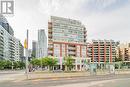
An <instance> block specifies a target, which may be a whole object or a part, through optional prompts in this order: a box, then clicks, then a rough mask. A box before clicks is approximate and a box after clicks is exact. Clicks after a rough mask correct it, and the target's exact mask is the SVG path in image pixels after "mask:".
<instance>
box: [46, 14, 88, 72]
mask: <svg viewBox="0 0 130 87" xmlns="http://www.w3.org/2000/svg"><path fill="white" fill-rule="evenodd" d="M86 41H87V30H86V28H85V26H84V25H83V24H82V23H81V22H80V21H78V20H73V19H67V18H62V17H56V16H51V20H50V21H49V22H48V55H49V56H54V57H55V58H57V59H58V61H59V65H60V69H62V64H63V58H64V57H66V56H72V57H73V58H74V59H75V69H76V70H81V68H82V66H83V62H82V61H86V60H87V59H88V58H87V51H86V50H87V43H86Z"/></svg>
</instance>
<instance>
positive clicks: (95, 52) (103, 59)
mask: <svg viewBox="0 0 130 87" xmlns="http://www.w3.org/2000/svg"><path fill="white" fill-rule="evenodd" d="M88 56H89V57H90V58H91V62H93V63H97V64H105V63H113V62H114V61H115V57H116V42H114V41H113V40H92V42H91V43H90V44H89V45H88Z"/></svg>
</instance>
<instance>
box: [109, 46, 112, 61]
mask: <svg viewBox="0 0 130 87" xmlns="http://www.w3.org/2000/svg"><path fill="white" fill-rule="evenodd" d="M109 62H110V63H112V45H110V61H109Z"/></svg>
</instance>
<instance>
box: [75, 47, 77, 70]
mask: <svg viewBox="0 0 130 87" xmlns="http://www.w3.org/2000/svg"><path fill="white" fill-rule="evenodd" d="M75 70H76V71H78V68H77V45H76V59H75Z"/></svg>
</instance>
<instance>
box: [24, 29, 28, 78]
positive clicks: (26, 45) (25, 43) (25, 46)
mask: <svg viewBox="0 0 130 87" xmlns="http://www.w3.org/2000/svg"><path fill="white" fill-rule="evenodd" d="M24 48H25V56H26V78H27V79H28V72H29V69H28V30H27V37H26V39H25V42H24Z"/></svg>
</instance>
